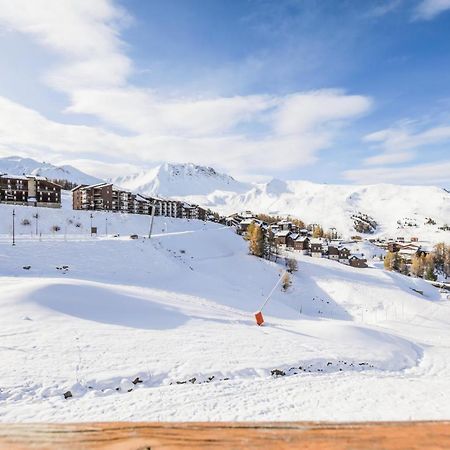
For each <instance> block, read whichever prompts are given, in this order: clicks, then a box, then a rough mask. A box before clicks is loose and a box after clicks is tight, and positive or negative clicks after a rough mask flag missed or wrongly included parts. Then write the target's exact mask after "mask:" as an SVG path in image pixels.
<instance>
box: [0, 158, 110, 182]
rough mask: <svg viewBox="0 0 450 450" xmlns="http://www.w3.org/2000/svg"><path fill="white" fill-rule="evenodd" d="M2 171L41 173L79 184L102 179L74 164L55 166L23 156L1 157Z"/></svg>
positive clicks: (0, 166) (55, 178) (47, 176)
mask: <svg viewBox="0 0 450 450" xmlns="http://www.w3.org/2000/svg"><path fill="white" fill-rule="evenodd" d="M0 173H6V174H10V175H23V174H25V175H40V176H42V177H46V178H48V179H50V180H67V181H70V182H72V183H78V184H93V183H98V182H100V181H102V180H100V179H99V178H96V177H93V176H91V175H87V174H85V173H84V172H81V171H80V170H78V169H76V168H75V167H72V166H68V165H66V166H54V165H53V164H50V163H46V162H38V161H35V160H34V159H31V158H21V157H19V156H10V157H7V158H0Z"/></svg>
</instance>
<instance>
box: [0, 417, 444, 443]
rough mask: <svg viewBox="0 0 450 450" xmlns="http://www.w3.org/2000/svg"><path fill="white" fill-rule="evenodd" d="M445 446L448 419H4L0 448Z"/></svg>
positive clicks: (0, 434) (1, 427) (0, 430)
mask: <svg viewBox="0 0 450 450" xmlns="http://www.w3.org/2000/svg"><path fill="white" fill-rule="evenodd" d="M288 448H289V449H291V448H301V449H318V450H324V449H327V450H328V449H330V450H331V449H332V450H340V449H352V450H355V449H358V450H359V449H377V450H378V449H395V450H398V449H408V450H410V449H449V448H450V422H389V423H383V422H374V423H342V424H336V423H334V424H333V423H323V422H322V423H313V422H272V423H269V422H256V423H251V422H235V423H227V422H223V423H221V422H208V423H170V422H165V423H139V422H136V423H130V422H110V423H80V424H20V425H19V424H3V425H0V449H1V450H3V449H8V450H30V449H33V450H56V449H58V450H61V449H64V450H65V449H70V450H72V449H73V450H86V449H94V450H103V449H112V450H157V449H171V450H172V449H177V450H178V449H217V450H219V449H258V450H265V449H277V450H283V449H288Z"/></svg>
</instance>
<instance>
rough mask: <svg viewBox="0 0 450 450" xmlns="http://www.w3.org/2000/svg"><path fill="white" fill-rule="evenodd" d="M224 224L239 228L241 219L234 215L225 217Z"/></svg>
mask: <svg viewBox="0 0 450 450" xmlns="http://www.w3.org/2000/svg"><path fill="white" fill-rule="evenodd" d="M224 222H225V225H227V226H229V227H237V226H238V225H239V223H240V221H239V219H238V218H237V217H236V216H234V215H232V216H228V217H225V220H224Z"/></svg>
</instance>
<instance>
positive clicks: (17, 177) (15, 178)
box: [0, 173, 28, 180]
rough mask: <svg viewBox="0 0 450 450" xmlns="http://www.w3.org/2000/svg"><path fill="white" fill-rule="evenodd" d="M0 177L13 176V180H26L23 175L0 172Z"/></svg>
mask: <svg viewBox="0 0 450 450" xmlns="http://www.w3.org/2000/svg"><path fill="white" fill-rule="evenodd" d="M0 177H4V178H13V179H14V180H28V178H27V177H26V176H25V175H10V174H8V173H4V174H1V175H0Z"/></svg>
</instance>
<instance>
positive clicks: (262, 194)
mask: <svg viewBox="0 0 450 450" xmlns="http://www.w3.org/2000/svg"><path fill="white" fill-rule="evenodd" d="M115 182H116V183H117V184H118V185H120V186H123V187H125V188H127V189H131V190H133V191H136V192H141V193H143V194H149V195H161V196H169V197H175V198H179V199H183V200H186V201H189V202H192V203H198V204H200V205H202V206H205V207H208V208H211V209H213V210H216V211H218V212H221V213H223V214H230V213H233V212H237V211H241V210H251V211H253V212H263V213H269V214H274V215H291V216H295V217H299V218H301V219H302V220H304V221H305V222H307V223H319V224H321V225H322V226H323V227H324V228H330V227H334V228H336V229H337V231H338V232H340V233H342V234H343V235H344V236H349V235H352V234H356V233H357V232H360V233H364V232H365V234H367V235H374V236H376V235H385V236H405V237H408V236H415V235H417V234H418V235H420V237H422V238H423V239H429V240H431V241H439V240H446V241H450V232H448V231H443V230H440V229H439V228H440V227H442V226H444V225H445V224H447V225H450V194H449V193H448V192H447V191H446V190H445V189H442V188H439V187H433V186H401V185H392V184H379V185H367V186H363V185H361V186H355V185H331V184H316V183H311V182H308V181H283V180H277V179H274V180H272V181H270V182H268V183H263V184H251V183H243V182H240V181H238V180H236V179H234V178H233V177H231V176H229V175H226V174H221V173H219V172H217V171H215V170H214V169H212V168H210V167H202V166H196V165H193V164H176V165H174V164H167V163H166V164H163V165H161V166H158V167H157V168H155V169H152V170H150V171H147V172H142V173H139V174H136V175H132V176H128V177H123V178H119V179H116V180H115ZM430 219H431V220H430Z"/></svg>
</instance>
